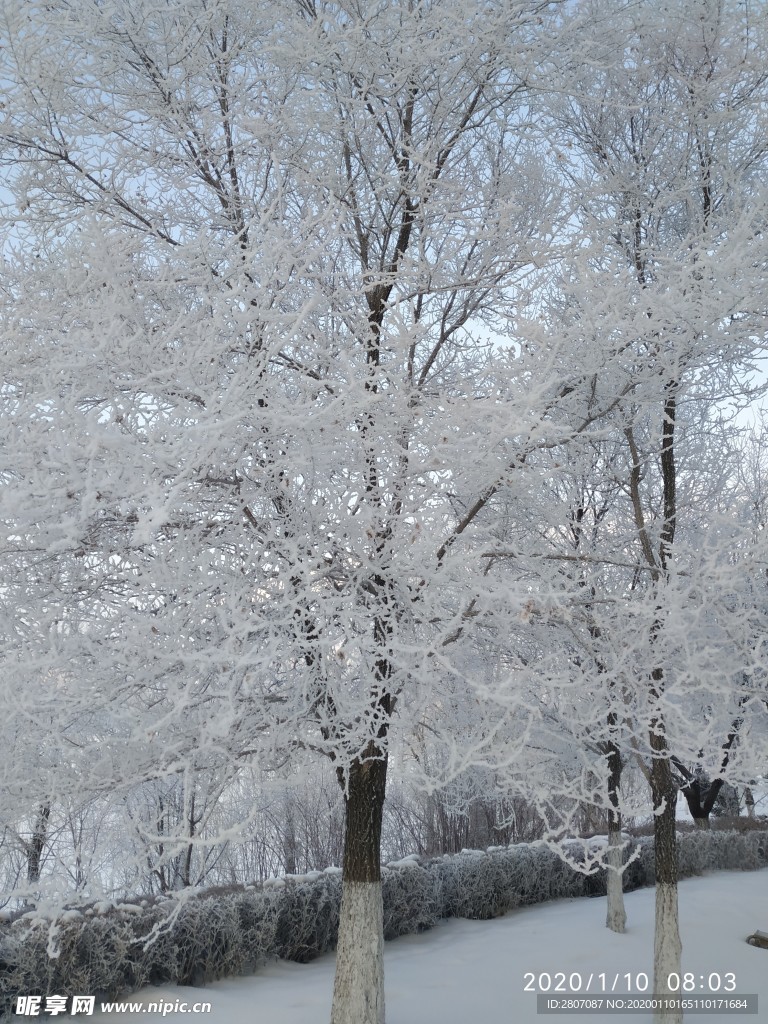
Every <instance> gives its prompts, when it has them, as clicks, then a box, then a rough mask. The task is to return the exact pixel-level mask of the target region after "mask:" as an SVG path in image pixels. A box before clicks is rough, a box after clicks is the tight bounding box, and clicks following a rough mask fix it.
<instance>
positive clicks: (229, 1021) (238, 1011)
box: [19, 869, 768, 1024]
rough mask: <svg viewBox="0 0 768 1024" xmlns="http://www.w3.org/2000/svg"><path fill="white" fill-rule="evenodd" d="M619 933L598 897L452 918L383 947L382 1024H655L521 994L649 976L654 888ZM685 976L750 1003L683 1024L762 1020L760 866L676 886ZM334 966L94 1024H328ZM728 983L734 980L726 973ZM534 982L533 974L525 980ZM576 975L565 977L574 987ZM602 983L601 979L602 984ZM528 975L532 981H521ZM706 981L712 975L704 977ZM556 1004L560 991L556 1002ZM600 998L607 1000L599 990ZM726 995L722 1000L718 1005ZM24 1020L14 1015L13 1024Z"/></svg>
mask: <svg viewBox="0 0 768 1024" xmlns="http://www.w3.org/2000/svg"><path fill="white" fill-rule="evenodd" d="M626 906H627V919H628V920H627V932H626V934H624V935H616V934H615V933H613V932H609V931H608V930H607V929H606V928H605V923H604V922H605V897H599V898H595V899H574V900H559V901H557V902H555V903H547V904H543V905H541V904H540V905H538V906H533V907H526V908H524V909H521V910H514V911H511V912H510V913H509V914H507V915H506V916H504V917H501V918H497V919H496V920H493V921H464V920H449V921H444V922H441V923H440V924H439V925H438V926H437V927H436V928H434V929H433V930H431V931H429V932H425V933H423V934H421V935H409V936H405V937H403V938H400V939H396V940H395V941H393V942H388V943H387V944H386V950H385V990H386V1014H387V1024H491V1022H494V1024H529V1022H530V1024H536V1022H538V1024H544V1022H546V1021H553V1022H554V1021H556V1020H565V1019H571V1020H574V1021H578V1022H579V1024H589V1022H591V1021H603V1022H606V1021H611V1020H614V1021H618V1020H621V1019H631V1020H632V1021H633V1022H636V1024H651V1021H652V1017H651V1015H650V1014H649V1013H638V1014H632V1015H630V1014H627V1013H620V1014H618V1015H614V1014H610V1015H605V1016H603V1015H597V1014H594V1013H581V1014H578V1015H576V1014H538V1015H537V1010H536V1008H537V997H536V993H535V992H534V991H525V989H526V987H528V988H532V987H534V986H536V988H539V986H540V985H541V986H544V985H546V983H547V976H549V977H550V978H551V979H552V981H553V983H554V979H555V975H556V974H557V973H563V974H565V976H566V977H565V983H564V984H565V986H566V988H568V987H569V986H570V984H571V983H572V984H573V985H574V987H575V986H577V985H578V979H577V977H576V975H580V976H581V979H582V995H585V994H587V993H586V992H585V990H586V986H587V981H588V979H589V976H590V974H592V976H593V980H592V983H591V986H590V989H589V993H588V994H589V995H590V996H593V997H600V996H601V991H600V989H601V987H605V988H606V989H610V988H611V987H613V985H614V982H615V979H616V975H619V978H618V983H617V984H616V988H615V992H616V993H618V992H624V993H626V992H627V984H626V978H625V975H627V974H629V975H630V976H631V979H632V986H631V991H632V992H635V993H637V992H638V989H639V988H640V987H642V985H643V984H644V979H643V975H644V974H647V975H648V977H649V978H650V977H651V968H652V958H653V908H654V890H653V889H641V890H638V891H636V892H632V893H628V894H627V895H626ZM680 918H681V935H682V940H683V971H684V972H689V973H690V974H692V975H693V983H694V984H695V987H696V991H695V992H694V993H692V995H695V996H698V997H704V996H707V995H708V988H709V986H710V984H711V985H712V986H713V987H714V986H715V985H716V984H717V981H718V978H719V980H720V984H721V988H724V987H725V986H726V985H727V984H735V989H734V994H735V995H746V994H753V995H754V994H757V996H758V1009H759V1013H758V1015H757V1016H755V1015H742V1014H735V1013H730V1014H725V1013H707V1014H701V1015H699V1014H696V1015H694V1014H691V1013H687V1014H686V1016H685V1019H686V1022H689V1021H690V1022H692V1021H695V1020H701V1021H702V1024H704V1022H707V1024H736V1021H738V1020H741V1019H744V1020H749V1021H758V1020H760V1019H768V949H760V948H756V947H753V946H750V945H748V944H747V943H746V941H745V940H746V938H747V936H748V935H749V934H751V933H752V932H754V931H755V930H756V929H760V930H761V931H768V869H766V870H763V871H757V872H733V871H726V872H718V873H715V874H710V875H705V876H703V877H701V878H692V879H686V880H685V881H683V882H681V883H680ZM333 971H334V957H333V955H332V954H331V955H328V956H324V957H321V958H320V959H318V960H315V961H313V962H312V963H310V964H304V965H301V964H294V963H286V962H283V961H278V962H274V963H270V964H268V965H267V966H265V967H264V968H262V969H261V970H260V971H259V972H257V973H256V974H255V975H253V976H251V977H248V978H233V979H228V980H224V981H220V982H216V983H214V984H212V985H209V986H207V987H206V988H204V989H199V988H178V987H174V986H162V987H159V988H147V989H143V990H142V991H141V992H139V993H134V994H133V995H131V996H129V997H125V999H126V1001H129V1000H130V1001H131V1002H134V1003H143V1004H144V1005H145V1006H146V1005H147V1004H148V1003H150V1002H152V1001H157V1002H160V1001H167V1002H169V1003H172V1004H175V1003H176V1001H177V1000H179V1001H188V1002H189V1003H190V1004H192V1003H194V1002H197V1001H202V1000H206V1001H209V1002H210V1004H211V1011H210V1012H209V1013H178V1012H168V1013H166V1014H165V1015H164V1016H163V1015H162V1014H161V1013H151V1014H148V1013H147V1012H146V1011H145V1012H136V1011H133V1012H130V1011H129V1012H121V1013H120V1014H119V1016H118V1015H117V1014H116V1013H115V1012H114V1011H113V1012H110V1013H106V1012H104V1013H102V1012H99V1011H98V1010H97V1012H96V1013H94V1015H93V1016H92V1017H90V1018H85V1017H82V1018H80V1019H81V1020H85V1019H90V1020H93V1021H94V1022H96V1021H99V1022H102V1024H106V1022H107V1021H112V1022H114V1021H115V1020H116V1019H119V1020H120V1021H122V1022H123V1024H138V1022H139V1021H143V1022H146V1021H148V1020H154V1019H157V1020H160V1019H163V1020H166V1021H174V1022H179V1021H186V1022H187V1024H190V1022H192V1021H195V1020H196V1021H199V1022H200V1024H325V1022H326V1021H328V1020H329V1019H330V1007H331V994H332V989H333ZM731 974H733V975H735V978H734V980H733V982H732V983H731V982H730V978H729V977H728V976H729V975H731ZM530 975H533V979H531V977H530ZM572 975H573V978H572ZM600 975H605V980H604V981H603V980H601V978H600V977H599V976H600ZM526 976H528V977H526ZM710 976H711V977H710ZM558 995H559V997H560V998H563V997H564V996H567V995H568V992H565V993H558ZM606 995H610V992H607V993H606ZM723 996H724V993H723V992H721V993H720V997H723ZM19 1019H21V1018H19Z"/></svg>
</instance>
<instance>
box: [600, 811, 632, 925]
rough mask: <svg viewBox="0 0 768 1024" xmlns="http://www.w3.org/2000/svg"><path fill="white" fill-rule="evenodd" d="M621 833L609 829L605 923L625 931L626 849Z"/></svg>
mask: <svg viewBox="0 0 768 1024" xmlns="http://www.w3.org/2000/svg"><path fill="white" fill-rule="evenodd" d="M621 842H622V841H621V833H620V832H615V831H613V830H609V832H608V854H607V856H606V864H607V870H608V874H607V878H606V891H607V894H608V910H607V912H606V915H605V924H606V927H607V928H610V929H611V931H612V932H621V933H623V932H624V931H625V930H626V927H627V912H626V910H625V908H624V876H623V874H622V871H621V865H622V861H623V856H624V851H623V850H622V848H621Z"/></svg>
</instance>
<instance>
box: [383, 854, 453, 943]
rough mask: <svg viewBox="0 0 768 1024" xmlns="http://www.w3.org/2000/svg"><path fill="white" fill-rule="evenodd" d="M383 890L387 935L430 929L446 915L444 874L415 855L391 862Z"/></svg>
mask: <svg viewBox="0 0 768 1024" xmlns="http://www.w3.org/2000/svg"><path fill="white" fill-rule="evenodd" d="M382 892H383V897H384V938H385V939H396V938H397V937H398V935H410V934H412V933H413V932H423V931H427V929H429V928H432V927H434V925H436V924H437V922H438V921H439V920H440V918H441V917H445V916H446V914H445V910H444V906H445V904H444V894H443V880H442V877H441V876H440V874H439V872H437V871H435V870H431V866H430V868H429V869H428V868H425V867H423V866H422V865H421V864H420V863H419V861H418V859H417V858H415V857H407V858H406V859H405V860H403V861H399V862H396V863H393V864H388V865H387V867H386V868H385V869H384V870H383V872H382Z"/></svg>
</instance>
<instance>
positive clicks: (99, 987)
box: [0, 831, 768, 1018]
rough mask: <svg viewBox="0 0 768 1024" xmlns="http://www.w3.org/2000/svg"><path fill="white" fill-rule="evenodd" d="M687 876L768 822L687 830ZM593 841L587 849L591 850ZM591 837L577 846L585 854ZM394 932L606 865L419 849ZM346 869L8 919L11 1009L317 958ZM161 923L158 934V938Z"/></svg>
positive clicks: (5, 944) (758, 859)
mask: <svg viewBox="0 0 768 1024" xmlns="http://www.w3.org/2000/svg"><path fill="white" fill-rule="evenodd" d="M631 847H632V849H631V851H627V856H628V857H630V860H631V862H630V863H629V864H628V865H627V867H626V870H625V876H624V888H625V890H627V891H630V890H632V889H637V888H640V887H642V886H645V885H650V884H652V883H653V881H654V867H653V841H652V840H651V839H649V838H647V837H646V838H642V839H638V840H633V841H632V843H631ZM678 849H679V862H680V877H681V878H687V877H690V876H692V875H696V874H700V873H701V872H702V871H716V870H723V869H746V870H753V869H757V868H761V867H766V866H768V832H759V831H751V832H743V833H742V832H719V831H717V832H716V831H701V832H691V833H686V834H682V835H680V836H678ZM580 850H581V854H580V853H579V851H580ZM588 852H589V845H583V844H578V845H574V846H572V847H570V848H569V851H568V855H569V857H570V859H571V860H573V861H574V862H578V861H579V859H583V857H584V856H586V855H587V853H588ZM383 890H384V933H385V936H386V937H387V938H395V937H396V936H398V935H405V934H408V933H411V932H418V931H424V930H425V929H427V928H431V927H432V926H433V925H435V924H436V923H437V921H438V920H440V918H445V917H466V918H473V919H483V920H484V919H487V918H492V917H497V916H498V915H500V914H503V913H505V912H506V911H508V910H510V909H512V908H514V907H517V906H525V905H530V904H533V903H541V902H544V901H546V900H553V899H562V898H570V897H575V896H594V895H600V894H603V893H604V892H605V872H603V871H598V872H596V873H593V874H591V875H588V874H584V873H583V872H580V871H579V870H577V868H576V867H573V866H571V865H569V864H567V863H565V862H564V861H563V860H562V859H561V858H560V857H559V856H558V854H557V853H556V852H555V851H554V850H552V849H550V848H549V847H547V846H546V845H545V844H543V843H531V844H520V845H518V846H510V847H503V848H496V849H491V850H488V851H486V852H479V851H464V852H462V853H460V854H458V855H456V856H452V857H449V856H445V857H442V858H438V859H435V860H421V859H420V858H418V857H416V856H412V857H407V858H405V859H404V860H402V861H397V862H394V863H392V864H389V865H387V866H386V867H385V868H384V869H383ZM340 896H341V875H340V872H339V870H338V869H337V868H329V869H328V870H326V871H324V872H313V873H312V874H310V875H304V876H287V877H286V878H280V879H271V880H269V881H268V882H265V883H264V885H262V886H259V887H256V886H251V887H246V888H237V889H234V888H233V889H219V890H212V891H208V892H202V893H197V894H190V893H188V892H187V893H182V894H179V896H178V898H176V899H167V900H164V901H161V902H160V901H158V902H155V903H148V902H147V901H144V902H143V903H123V904H118V905H112V904H109V903H100V904H94V905H91V906H87V907H81V908H78V909H70V910H67V911H65V912H64V913H63V914H61V913H60V914H58V916H56V917H52V916H50V915H49V916H46V914H45V913H44V912H43V911H42V910H40V909H38V911H36V912H34V913H29V914H25V915H23V916H22V917H20V918H18V919H17V920H16V921H15V922H13V923H12V924H4V925H2V926H1V927H0V1013H2V1014H3V1016H5V1017H7V1018H10V1017H11V1015H12V1008H13V1000H14V998H15V996H16V995H18V994H20V993H21V994H26V995H41V996H45V995H53V994H56V995H71V994H73V993H77V994H81V995H83V994H86V995H96V996H97V997H102V998H114V997H116V996H119V995H120V994H122V993H126V992H130V991H134V990H136V989H138V988H141V987H142V986H144V985H152V984H155V985H158V984H165V983H171V984H180V985H202V984H205V983H206V982H208V981H212V980H214V979H216V978H221V977H224V976H231V975H238V974H248V973H251V972H252V971H253V970H254V969H255V968H256V967H257V966H258V965H259V964H260V963H263V962H264V961H265V960H268V959H270V958H274V957H281V958H283V959H286V960H295V961H298V962H300V963H305V962H307V961H309V960H312V959H314V958H315V957H317V956H319V955H321V954H322V953H325V952H327V951H328V950H330V949H332V948H333V946H334V944H335V941H336V932H337V928H338V917H339V902H340ZM152 933H155V937H154V940H153V941H152V942H148V941H147V939H148V938H149V937H150V936H151V935H152Z"/></svg>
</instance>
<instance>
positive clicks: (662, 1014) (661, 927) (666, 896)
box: [653, 882, 683, 1024]
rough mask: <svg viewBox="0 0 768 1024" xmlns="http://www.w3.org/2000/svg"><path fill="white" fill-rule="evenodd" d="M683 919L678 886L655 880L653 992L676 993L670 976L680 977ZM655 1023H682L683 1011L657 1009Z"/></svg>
mask: <svg viewBox="0 0 768 1024" xmlns="http://www.w3.org/2000/svg"><path fill="white" fill-rule="evenodd" d="M682 951H683V947H682V943H681V942H680V921H679V915H678V906H677V886H676V885H670V883H669V882H661V883H660V882H657V883H656V921H655V928H654V936H653V982H654V995H676V996H679V995H680V994H681V993H680V992H679V991H677V992H673V991H671V990H670V987H669V983H668V982H669V976H670V975H671V974H675V975H677V976H678V978H679V977H680V964H681V954H682ZM653 1019H654V1022H655V1024H683V1012H682V1010H657V1011H656V1012H655V1013H654V1016H653Z"/></svg>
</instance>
